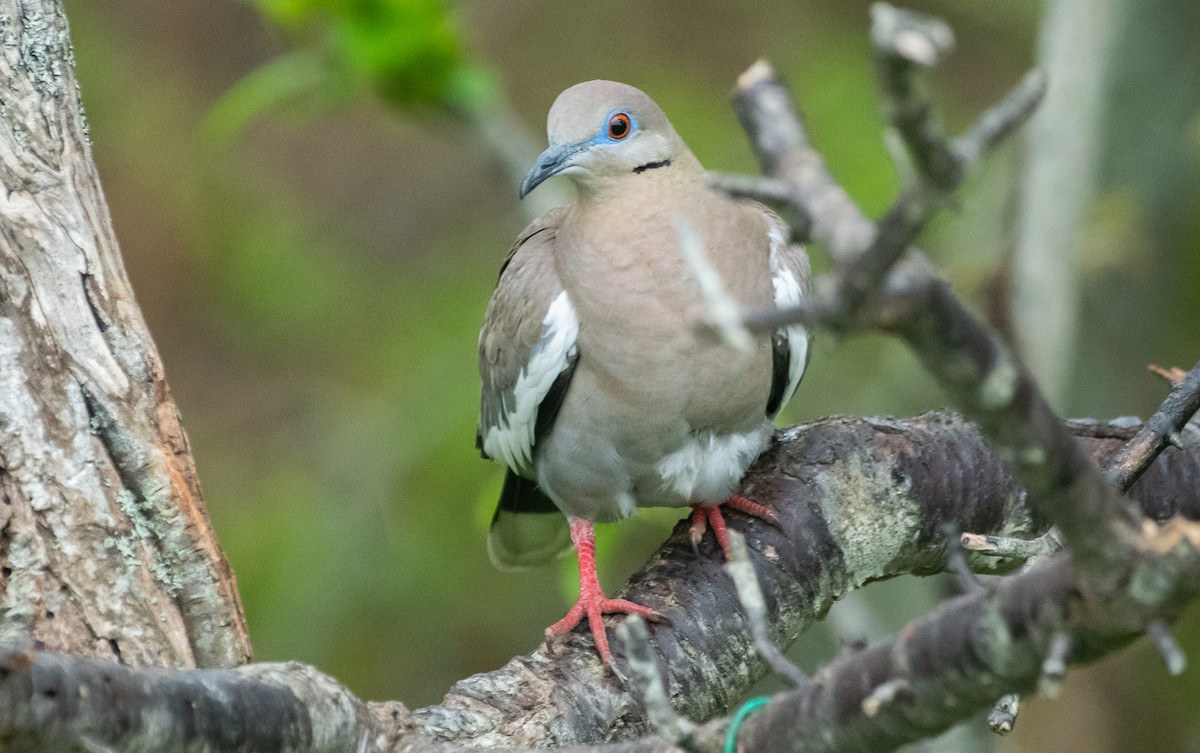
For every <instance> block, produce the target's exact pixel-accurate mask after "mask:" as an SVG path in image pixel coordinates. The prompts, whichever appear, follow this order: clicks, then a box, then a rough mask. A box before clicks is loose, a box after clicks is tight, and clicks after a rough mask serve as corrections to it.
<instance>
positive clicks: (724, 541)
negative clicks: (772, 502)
mask: <svg viewBox="0 0 1200 753" xmlns="http://www.w3.org/2000/svg"><path fill="white" fill-rule="evenodd" d="M725 507H728V508H730V509H732V510H737V511H738V512H743V513H745V514H747V515H750V516H751V517H755V518H759V519H761V520H765V521H767V522H768V523H770V524H771V525H773V526H778V525H779V518H777V517H775V513H773V512H771V510H770V508H768V507H767V506H765V505H760V504H759V503H757V502H755V501H754V500H752V499H750V498H748V497H743V496H742V495H740V494H734V495H731V496H730V497H729V499H727V500H725ZM708 528H712V531H713V535H714V536H716V537H717V543H718V544H720V545H721V551H723V552H725V559H729V532H728V526H727V525H726V524H725V515H724V514H723V513H722V512H721V508H720V507H715V506H710V505H692V525H691V528H690V529H689V530H688V538H690V539H691V541H692V549H693V550H696V551H699V548H700V539H702V538H704V531H705V530H706V529H708Z"/></svg>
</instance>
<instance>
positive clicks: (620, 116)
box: [604, 110, 637, 141]
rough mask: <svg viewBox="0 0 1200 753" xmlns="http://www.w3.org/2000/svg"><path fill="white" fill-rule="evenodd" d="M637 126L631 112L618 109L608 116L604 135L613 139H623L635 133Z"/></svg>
mask: <svg viewBox="0 0 1200 753" xmlns="http://www.w3.org/2000/svg"><path fill="white" fill-rule="evenodd" d="M636 127H637V124H636V123H635V122H634V120H633V117H632V116H631V115H630V114H629V113H627V112H624V111H622V110H618V111H617V112H614V113H613V114H612V115H609V116H608V122H607V124H606V125H605V126H604V135H605V136H607V137H608V138H609V139H610V140H612V141H621V140H622V139H624V138H626V137H627V136H629V134H631V133H633V131H634V129H635V128H636Z"/></svg>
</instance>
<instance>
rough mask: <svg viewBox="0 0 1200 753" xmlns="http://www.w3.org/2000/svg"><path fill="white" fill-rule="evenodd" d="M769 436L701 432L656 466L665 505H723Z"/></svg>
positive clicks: (759, 430) (756, 432)
mask: <svg viewBox="0 0 1200 753" xmlns="http://www.w3.org/2000/svg"><path fill="white" fill-rule="evenodd" d="M767 436H768V433H767V432H765V431H763V430H761V429H757V430H755V431H753V432H749V433H747V434H722V435H716V434H713V433H711V432H702V433H699V434H697V435H695V436H693V437H692V438H691V439H689V440H688V441H687V442H686V443H685V444H684V445H683V447H680V448H679V449H678V450H675V451H674V452H672V453H670V454H668V455H666V456H664V457H663V458H662V459H661V460H659V461H658V464H657V465H656V466H655V471H656V472H657V473H658V476H659V479H660V486H659V489H660V494H661V495H662V496H663V499H662V503H663V504H672V503H674V504H676V505H685V504H696V503H702V502H709V503H718V502H724V501H725V499H726V498H727V497H728V496H729V494H730V493H731V492H732V491H733V488H734V487H735V486H736V485H737V482H738V481H740V480H741V478H742V474H744V473H745V472H746V468H748V467H749V465H750V464H751V463H752V462H754V458H756V457H758V453H759V452H761V451H762V449H763V445H764V444H765V443H766V438H767Z"/></svg>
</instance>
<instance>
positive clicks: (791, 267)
mask: <svg viewBox="0 0 1200 753" xmlns="http://www.w3.org/2000/svg"><path fill="white" fill-rule="evenodd" d="M767 235H768V237H769V238H770V242H771V256H770V265H771V284H772V285H773V286H774V288H775V305H776V306H778V307H780V308H785V307H788V306H795V305H796V304H798V303H800V301H801V300H803V299H804V297H805V296H807V295H808V293H809V284H810V278H811V276H812V272H811V270H810V269H809V266H808V255H807V254H806V253H805V252H804V247H803V246H800V245H797V244H793V243H789V231H788V227H787V224H786V223H785V222H784V221H783V220H782V219H780V218H779V217H778V216H777V215H775V214H774V213H771V212H768V215H767ZM811 342H812V334H811V333H810V332H809V331H808V328H807V327H805V326H804V325H802V324H790V325H788V326H786V327H780V328H779V329H778V330H777V331H776V332H775V336H774V338H773V340H772V346H773V351H774V370H773V373H772V376H771V396H770V398H769V399H768V400H767V416H769V417H770V418H774V417H775V416H776V415H778V414H779V412H780V411H781V410H783V407H784V406H785V405H787V403H788V401H789V400H791V399H792V395H794V394H796V387H797V386H799V384H800V378H801V377H802V376H804V369H805V367H807V366H808V358H809V344H810V343H811Z"/></svg>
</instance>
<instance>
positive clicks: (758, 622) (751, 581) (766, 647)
mask: <svg viewBox="0 0 1200 753" xmlns="http://www.w3.org/2000/svg"><path fill="white" fill-rule="evenodd" d="M725 572H726V573H728V574H729V577H730V578H732V579H733V583H734V586H735V587H736V588H737V594H738V600H739V601H741V603H742V609H743V610H744V611H745V613H746V621H747V622H748V623H749V624H750V635H752V636H753V637H754V648H755V650H756V651H758V655H759V656H761V657H762V658H763V661H765V662H766V663H767V666H769V667H770V668H771V670H772V671H773V672H775V674H777V675H779V676H780V677H782V678H784V679H785V680H787V681H788V682H789V683H791V685H792V686H793V687H799V686H801V685H804V684H806V683H807V682H808V677H807V676H806V675H805V674H804V672H802V671H801V670H800V668H799V667H797V666H796V665H795V664H792V663H791V662H790V661H789V660H788V658H787V657H786V656H784V655H783V653H782V652H781V651H780V650H779V648H778V647H777V646H776V645H775V644H774V642H772V641H771V634H770V630H769V628H768V627H767V605H766V602H765V601H763V595H762V589H761V588H759V585H758V576H757V575H755V573H754V565H753V564H751V562H750V553H749V552H748V551H747V549H746V537H745V536H743V535H742V534H740V533H738V532H737V531H733V530H730V531H729V561H728V562H727V563H725Z"/></svg>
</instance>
